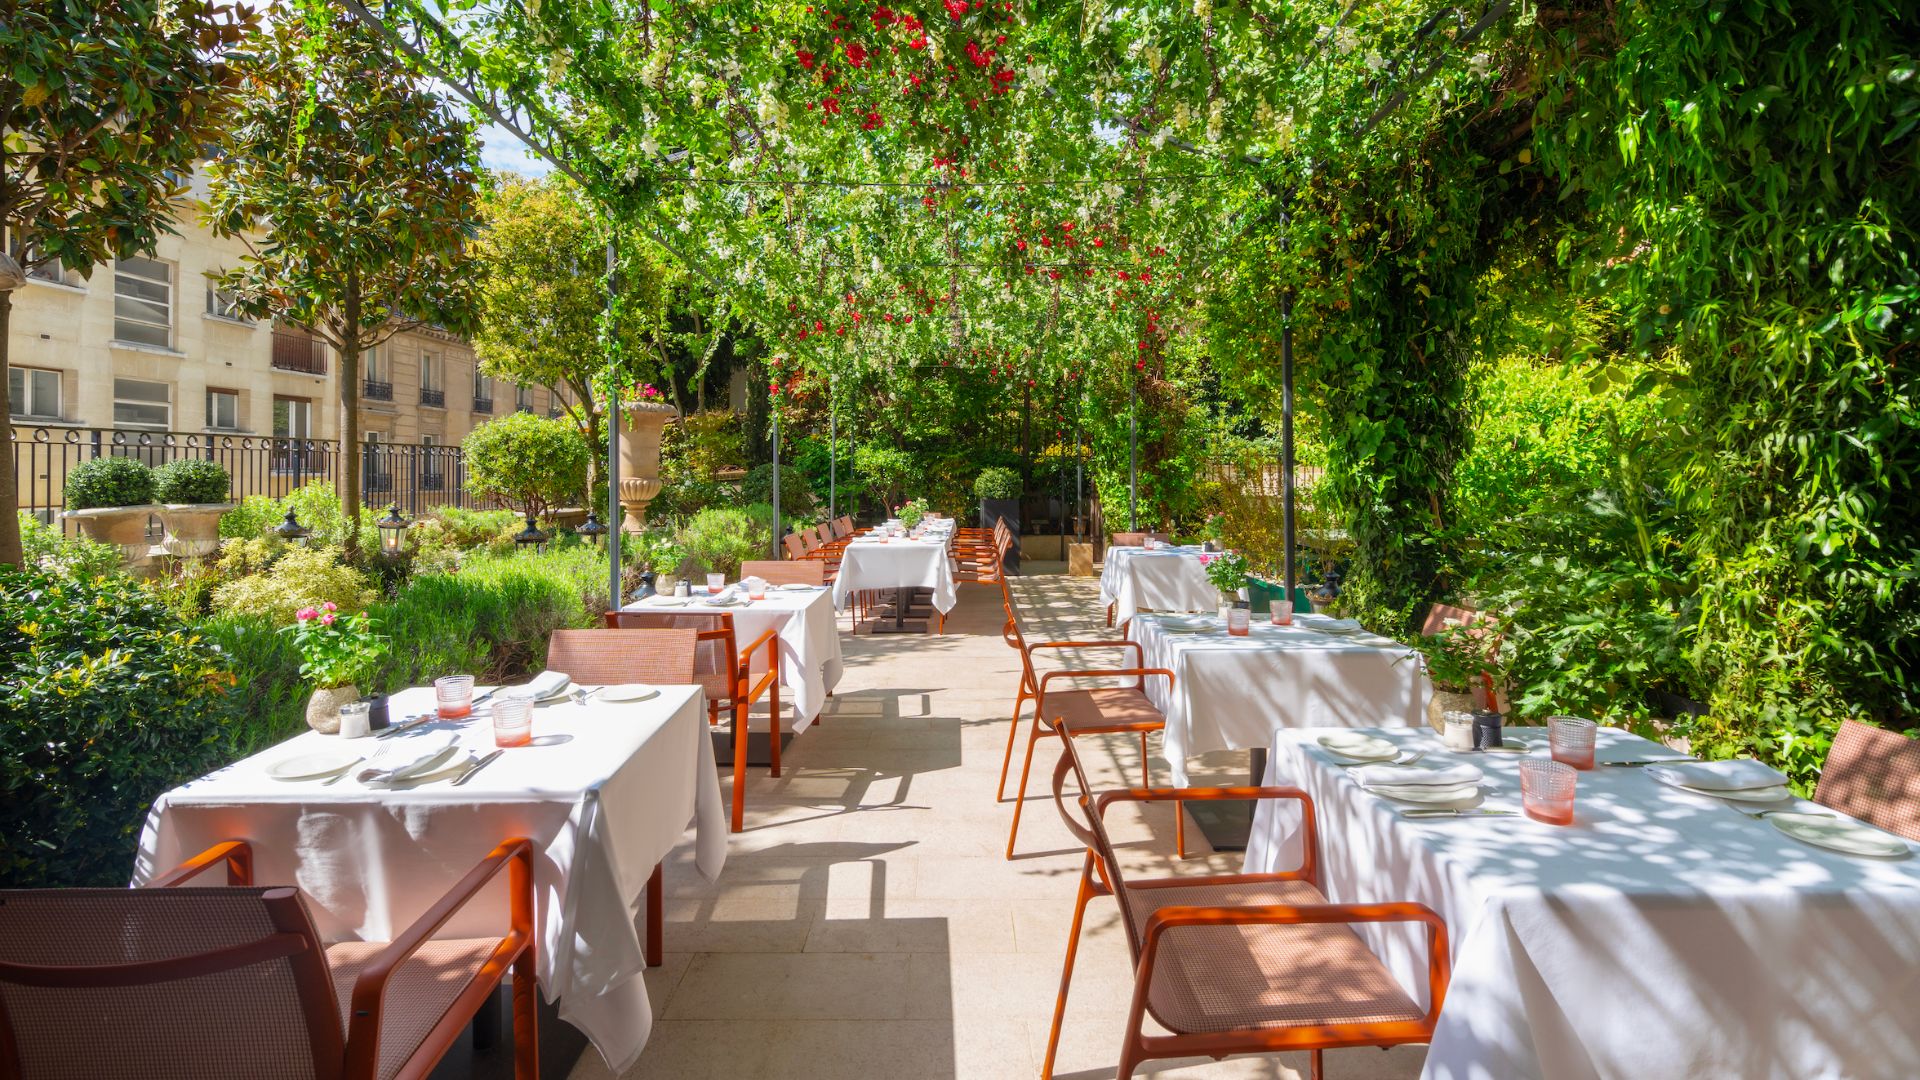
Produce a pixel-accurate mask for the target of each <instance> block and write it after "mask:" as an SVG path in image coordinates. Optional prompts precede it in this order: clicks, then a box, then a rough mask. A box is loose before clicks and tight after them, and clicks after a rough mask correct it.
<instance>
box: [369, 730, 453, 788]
mask: <svg viewBox="0 0 1920 1080" xmlns="http://www.w3.org/2000/svg"><path fill="white" fill-rule="evenodd" d="M459 738H460V735H459V733H458V732H455V731H450V730H446V729H441V730H431V729H430V730H425V731H421V732H418V733H417V734H408V735H401V736H396V737H395V738H392V739H388V740H387V745H385V746H382V747H381V748H380V749H379V750H378V751H377V752H375V754H374V755H373V756H372V757H371V758H369V759H367V767H366V768H364V769H362V770H360V773H359V777H360V782H361V783H363V784H391V783H394V782H396V781H399V780H405V779H407V778H408V777H410V776H414V775H416V774H417V773H420V772H422V771H423V770H426V769H428V768H431V767H432V766H434V765H435V764H436V763H439V764H446V762H445V761H443V760H442V759H443V758H444V757H445V756H446V753H447V751H448V750H450V749H452V747H453V744H454V743H455V742H457V741H458V740H459Z"/></svg>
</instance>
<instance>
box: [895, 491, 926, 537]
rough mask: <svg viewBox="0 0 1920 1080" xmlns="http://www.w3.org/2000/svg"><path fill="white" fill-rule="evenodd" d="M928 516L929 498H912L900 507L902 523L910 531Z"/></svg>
mask: <svg viewBox="0 0 1920 1080" xmlns="http://www.w3.org/2000/svg"><path fill="white" fill-rule="evenodd" d="M926 517H927V500H925V499H910V500H908V501H907V503H906V505H904V506H902V507H901V508H900V524H902V525H905V526H906V527H907V529H908V530H909V531H911V530H913V529H915V528H917V527H919V525H920V523H921V522H922V521H924V520H926Z"/></svg>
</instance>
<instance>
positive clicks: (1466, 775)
mask: <svg viewBox="0 0 1920 1080" xmlns="http://www.w3.org/2000/svg"><path fill="white" fill-rule="evenodd" d="M1353 773H1354V779H1355V780H1358V781H1359V782H1360V785H1361V786H1362V787H1373V786H1374V785H1376V784H1385V785H1387V786H1389V787H1464V786H1466V785H1467V784H1477V783H1479V782H1480V780H1481V778H1482V777H1483V776H1485V774H1484V773H1482V772H1481V771H1480V767H1479V766H1478V765H1474V764H1472V763H1470V762H1465V761H1462V762H1459V763H1457V764H1453V765H1438V766H1427V765H1368V766H1365V767H1364V768H1359V769H1355V770H1353Z"/></svg>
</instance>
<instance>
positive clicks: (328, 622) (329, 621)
mask: <svg viewBox="0 0 1920 1080" xmlns="http://www.w3.org/2000/svg"><path fill="white" fill-rule="evenodd" d="M334 618H335V615H334V614H333V612H331V611H329V612H327V613H326V614H325V615H322V616H320V625H321V626H332V625H333V620H334Z"/></svg>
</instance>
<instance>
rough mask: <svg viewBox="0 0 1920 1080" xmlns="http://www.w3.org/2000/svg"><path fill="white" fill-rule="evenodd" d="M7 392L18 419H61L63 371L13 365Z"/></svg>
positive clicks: (10, 369) (14, 414) (9, 372)
mask: <svg viewBox="0 0 1920 1080" xmlns="http://www.w3.org/2000/svg"><path fill="white" fill-rule="evenodd" d="M7 395H8V399H9V400H10V401H11V402H12V412H13V418H14V419H15V420H58V419H60V373H59V372H57V371H42V370H40V369H39V368H17V367H10V368H8V369H7Z"/></svg>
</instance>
